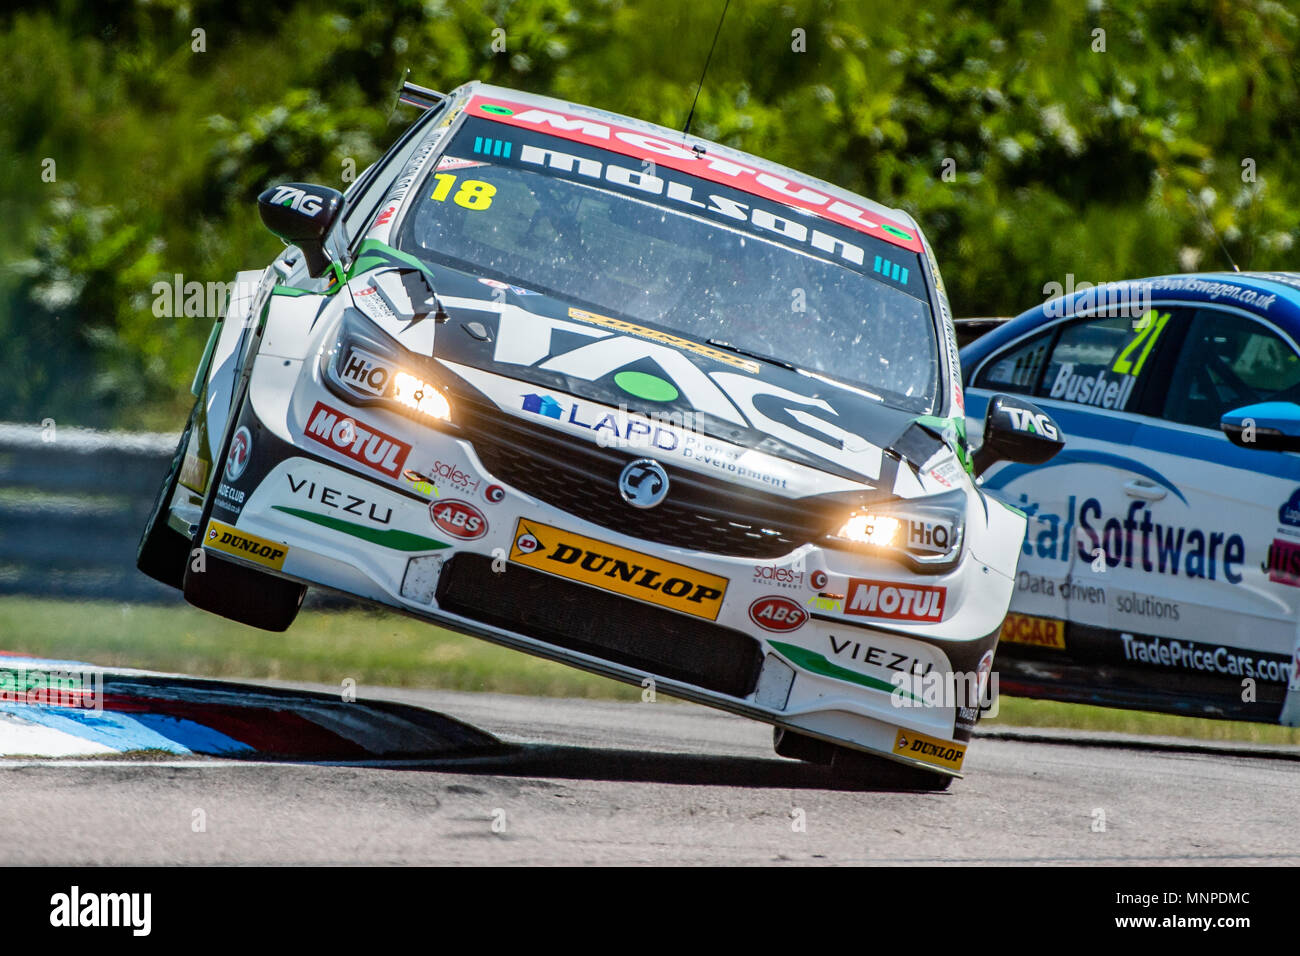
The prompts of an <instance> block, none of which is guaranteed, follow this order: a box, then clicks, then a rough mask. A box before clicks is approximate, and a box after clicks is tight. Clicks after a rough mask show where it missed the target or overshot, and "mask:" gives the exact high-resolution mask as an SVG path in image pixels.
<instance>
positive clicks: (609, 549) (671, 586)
mask: <svg viewBox="0 0 1300 956" xmlns="http://www.w3.org/2000/svg"><path fill="white" fill-rule="evenodd" d="M510 560H511V561H514V562H515V563H517V564H521V565H524V566H525V567H529V568H536V569H537V570H539V571H545V572H546V573H548V574H554V575H556V576H557V577H562V578H567V579H568V580H570V581H577V582H578V583H580V584H587V585H590V586H592V587H596V588H600V589H601V590H602V591H611V592H613V593H615V594H622V595H624V596H625V597H630V598H635V599H636V600H638V601H644V602H646V603H647V604H657V605H659V606H660V607H666V608H671V609H672V610H674V611H682V612H684V613H686V614H692V615H694V616H695V617H702V618H705V619H706V620H710V621H716V620H717V619H718V613H719V612H720V611H721V610H722V600H723V597H724V596H725V595H726V593H727V583H728V582H727V579H726V578H724V577H719V576H718V575H716V574H710V573H708V572H707V571H700V570H698V569H696V568H690V567H687V566H686V565H684V564H677V563H675V562H673V561H665V560H663V559H662V558H656V557H654V556H653V555H649V554H642V553H640V552H639V551H630V550H628V549H627V548H621V547H619V546H618V545H614V544H610V543H608V542H606V541H600V540H598V539H596V538H589V537H587V536H586V535H581V534H575V533H574V532H572V531H565V530H563V529H561V528H556V527H554V526H552V525H548V524H542V523H541V522H540V521H530V520H528V519H526V518H521V519H519V523H518V524H517V525H516V527H515V536H514V541H513V543H512V544H511V546H510Z"/></svg>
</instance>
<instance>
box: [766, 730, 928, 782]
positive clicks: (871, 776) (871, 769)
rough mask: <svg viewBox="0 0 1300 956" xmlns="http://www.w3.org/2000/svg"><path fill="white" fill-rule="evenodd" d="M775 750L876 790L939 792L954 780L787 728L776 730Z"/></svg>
mask: <svg viewBox="0 0 1300 956" xmlns="http://www.w3.org/2000/svg"><path fill="white" fill-rule="evenodd" d="M772 747H773V749H775V750H776V752H777V754H779V755H780V756H782V757H792V758H793V759H795V760H802V761H804V762H806V763H815V764H821V765H822V766H829V767H830V768H831V774H832V775H833V776H834V777H836V778H838V779H839V780H840V781H842V782H844V783H847V784H853V785H855V786H865V787H870V788H872V789H873V790H924V791H929V792H937V791H941V790H947V789H948V788H949V787H950V786H952V780H953V778H952V777H950V776H948V775H947V774H943V773H930V772H929V771H927V770H918V769H917V768H915V767H909V766H907V765H906V764H901V763H898V762H897V761H895V760H887V759H886V758H884V757H877V756H875V755H874V754H869V753H863V752H862V751H861V750H854V749H852V748H851V747H845V746H842V745H841V744H833V743H831V742H830V741H827V740H820V739H818V738H816V737H809V736H808V735H807V734H801V733H798V732H797V731H794V730H789V729H787V728H785V727H776V728H774V732H773V734H772Z"/></svg>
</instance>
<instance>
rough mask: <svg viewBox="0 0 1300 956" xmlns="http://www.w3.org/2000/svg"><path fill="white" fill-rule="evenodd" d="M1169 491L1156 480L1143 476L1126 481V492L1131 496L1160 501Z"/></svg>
mask: <svg viewBox="0 0 1300 956" xmlns="http://www.w3.org/2000/svg"><path fill="white" fill-rule="evenodd" d="M1168 493H1169V492H1167V491H1165V489H1163V488H1161V487H1160V486H1159V485H1157V484H1156V483H1155V482H1153V481H1146V480H1145V479H1142V478H1134V479H1132V480H1130V481H1126V482H1124V494H1126V495H1128V496H1129V497H1130V498H1141V499H1142V500H1143V501H1159V500H1160V499H1161V498H1163V497H1164V496H1165V495H1167V494H1168Z"/></svg>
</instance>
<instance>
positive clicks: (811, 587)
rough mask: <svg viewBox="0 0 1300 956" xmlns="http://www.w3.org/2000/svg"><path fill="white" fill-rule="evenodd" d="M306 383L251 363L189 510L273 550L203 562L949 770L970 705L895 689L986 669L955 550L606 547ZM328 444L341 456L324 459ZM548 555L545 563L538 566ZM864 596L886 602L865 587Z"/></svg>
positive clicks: (393, 421)
mask: <svg viewBox="0 0 1300 956" xmlns="http://www.w3.org/2000/svg"><path fill="white" fill-rule="evenodd" d="M314 367H315V366H314V363H312V362H307V363H306V365H304V362H303V361H302V360H301V359H292V358H290V359H286V358H283V357H280V356H276V355H273V354H266V352H265V350H264V351H263V354H261V355H259V356H258V357H257V359H256V360H255V364H254V367H253V371H252V377H251V381H250V388H249V392H248V396H249V397H248V399H247V400H246V401H245V403H244V405H243V407H242V408H241V409H239V410H237V412H236V417H237V422H236V424H237V427H244V428H247V429H248V430H249V435H250V436H251V439H252V442H251V444H252V451H251V453H250V456H249V460H248V463H247V465H246V467H245V468H244V470H243V471H242V472H241V473H240V474H239V475H238V476H237V477H235V478H231V477H230V474H229V472H225V473H219V474H218V475H217V476H216V477H215V478H214V479H213V481H212V487H211V488H209V490H208V495H209V496H210V497H211V516H212V519H214V520H215V521H218V522H221V523H223V524H225V525H227V526H230V527H233V528H236V529H237V530H238V532H239V533H240V534H242V535H245V536H247V537H248V538H250V539H251V540H253V541H256V540H257V539H261V540H263V541H265V542H270V543H273V544H278V545H283V546H284V554H283V555H280V556H278V557H277V558H276V561H277V564H276V565H268V564H267V563H266V559H265V558H264V557H262V556H259V554H258V553H257V551H256V549H255V548H254V549H252V550H249V549H247V548H246V549H244V550H242V551H240V550H238V549H234V550H232V549H229V548H227V549H225V550H223V551H222V557H225V558H227V559H229V560H234V561H238V562H240V563H245V564H248V565H250V566H252V567H258V568H260V569H261V570H267V571H273V572H275V573H279V574H283V575H285V576H287V577H291V578H294V579H296V580H299V581H302V582H303V583H306V584H310V585H313V586H316V587H323V588H327V589H331V590H335V591H339V592H342V593H344V594H347V595H351V596H354V597H359V598H363V599H366V600H370V601H373V602H376V603H378V604H381V605H384V606H387V607H390V608H394V609H397V610H401V611H403V612H406V613H409V614H412V615H415V616H418V617H420V618H422V619H424V620H427V621H430V622H433V623H437V624H440V625H442V626H446V627H448V628H451V629H453V630H457V631H461V632H465V633H469V634H472V635H474V636H477V637H481V638H484V639H486V640H490V641H493V642H495V643H498V644H502V645H505V646H508V647H512V648H516V649H518V650H522V651H525V652H528V653H531V654H534V655H537V656H540V657H544V658H548V659H551V660H555V661H559V662H562V663H565V664H569V665H571V666H575V667H579V668H582V669H584V670H588V671H591V672H594V673H598V674H602V675H605V676H608V677H612V678H615V679H618V680H622V681H626V682H629V683H633V684H637V685H641V686H645V687H650V686H653V688H654V690H655V691H662V692H664V693H666V694H669V695H672V696H676V697H680V698H684V699H687V700H692V701H696V702H699V703H703V704H707V705H709V706H712V707H717V708H720V709H723V710H727V711H730V712H732V713H736V714H740V715H742V716H746V717H750V718H753V719H755V720H760V721H765V722H767V723H771V724H774V725H776V726H780V727H786V728H789V729H792V730H795V731H798V732H800V733H804V734H807V735H810V736H814V737H818V738H821V739H825V740H828V741H831V742H834V743H839V744H843V745H847V746H851V747H854V748H858V749H862V750H867V751H871V752H873V753H876V754H880V755H882V756H886V757H890V758H892V759H895V760H898V761H900V762H903V763H906V764H910V765H913V766H917V767H920V768H923V769H926V770H930V771H935V772H940V773H950V774H956V773H958V771H959V770H960V766H961V758H962V756H964V749H965V743H966V741H968V740H969V738H970V731H971V729H972V728H973V726H974V723H975V721H976V720H977V718H978V711H977V709H976V708H972V707H962V706H958V704H959V703H960V701H953V700H952V699H951V698H950V697H949V698H943V699H940V700H939V702H938V703H937V704H933V705H928V704H923V703H922V702H919V701H918V700H916V699H915V698H916V697H917V696H918V694H915V693H913V691H919V690H920V689H921V688H922V687H923V686H924V682H925V680H926V679H927V678H930V679H932V680H933V679H935V678H942V677H943V675H947V674H959V675H968V674H974V673H976V672H982V673H984V674H986V673H987V669H988V666H989V663H990V662H991V651H992V649H993V646H994V644H995V643H996V634H997V631H998V627H999V625H1000V623H1001V620H1002V617H1003V615H1004V613H1005V608H1006V605H1007V602H1008V600H1009V598H1010V595H1011V589H1012V586H1013V582H1012V580H1011V578H1010V577H1008V576H1007V575H1005V574H1002V573H1000V572H999V571H997V570H996V569H994V568H992V567H990V566H989V565H988V564H985V563H983V562H981V561H979V560H978V559H977V558H976V557H975V556H974V553H973V551H972V550H971V549H969V548H968V550H967V552H966V554H965V555H964V557H963V560H962V562H961V563H960V564H959V565H958V566H957V567H956V568H955V569H953V570H952V571H951V572H949V573H946V574H942V575H920V574H916V573H914V572H912V571H910V570H908V569H907V568H905V567H903V566H902V565H900V564H896V563H893V562H888V561H884V560H880V559H873V558H871V557H869V556H867V555H863V554H858V553H849V552H844V551H839V550H834V549H825V548H821V547H819V546H817V545H814V544H803V545H801V546H798V547H796V548H795V549H793V550H792V551H791V552H790V553H789V554H787V555H785V556H784V557H782V558H779V559H768V560H759V559H754V558H741V557H729V556H723V555H717V554H712V553H708V552H706V551H701V550H687V549H682V548H673V547H667V546H664V545H661V544H655V543H653V542H648V541H645V540H641V539H638V538H635V537H630V536H627V535H622V534H619V533H617V532H615V531H612V530H611V529H609V528H607V527H603V526H601V525H598V524H594V523H592V522H589V521H585V520H582V519H580V518H578V517H576V516H574V515H572V514H568V513H566V512H564V511H561V510H559V509H556V508H554V507H552V506H550V505H548V504H546V503H545V502H543V501H540V500H538V499H536V498H532V497H529V496H528V495H526V494H523V493H521V492H519V491H518V490H516V489H515V488H513V487H512V486H510V485H509V484H507V483H506V482H504V481H502V480H500V479H499V478H498V477H497V476H496V475H494V474H493V473H492V472H491V471H489V470H488V469H487V468H486V467H485V466H484V464H483V462H482V461H481V460H480V458H479V456H478V455H477V454H476V451H475V447H474V445H473V444H472V441H470V440H466V439H464V438H461V437H457V436H453V435H450V434H447V433H445V432H441V431H438V430H435V429H432V428H428V427H425V426H423V425H421V424H420V423H418V422H416V421H413V420H412V419H410V418H408V417H405V416H402V415H399V414H396V413H393V412H388V411H386V410H384V409H381V408H377V407H374V406H370V407H366V408H354V407H350V406H348V405H347V404H346V403H345V402H343V401H342V400H340V399H339V398H338V397H337V396H336V395H334V394H333V393H331V392H330V391H328V390H327V389H326V388H324V386H323V385H321V383H320V382H319V381H318V380H317V377H316V375H315V374H314ZM321 406H324V407H325V408H327V409H331V410H333V411H335V412H337V413H338V415H337V416H335V421H334V422H333V425H332V427H333V428H335V429H337V428H339V427H340V424H339V423H340V422H341V421H342V420H343V419H344V418H348V419H350V421H351V422H352V425H351V427H352V428H353V429H354V431H352V432H348V431H347V430H346V428H345V429H344V431H343V432H342V433H335V432H331V431H329V429H328V428H326V427H325V424H321V422H320V419H319V416H320V415H321V411H320V409H321ZM314 423H316V424H318V425H320V427H317V428H316V430H315V432H313V424H314ZM322 428H324V429H325V430H324V432H323V438H324V440H322ZM357 429H359V431H358V430H357ZM331 434H336V437H337V435H338V434H341V437H342V438H343V439H347V440H348V442H351V443H350V444H349V443H348V442H343V441H336V442H334V443H333V445H331V442H330V435H331ZM353 437H356V438H358V439H360V441H359V442H353V441H352V438H353ZM386 443H387V444H386ZM413 476H418V477H419V478H420V480H416V479H415V477H413ZM205 530H206V529H205ZM527 539H532V540H533V541H535V542H538V544H539V545H540V547H533V548H530V547H528V540H527ZM208 542H209V539H208V536H207V535H206V534H205V535H204V543H205V546H206V545H208ZM521 542H523V544H522V545H521ZM562 549H567V550H562ZM575 551H580V552H581V554H576V555H575ZM268 553H269V552H268ZM556 553H558V554H559V555H560V556H561V557H562V558H564V559H565V560H563V561H559V560H557V561H555V562H553V563H552V565H551V566H548V565H547V564H546V558H547V556H549V555H553V554H556ZM859 581H865V582H869V583H870V582H874V583H875V584H876V585H877V586H878V587H890V586H897V588H898V589H899V593H903V592H905V591H907V589H909V588H911V589H915V590H916V593H917V594H920V593H921V591H922V590H923V589H929V590H927V591H926V592H925V593H928V594H935V593H937V591H941V592H942V595H943V598H942V601H943V606H942V611H941V613H940V614H939V615H938V619H937V620H936V621H935V622H933V623H929V622H917V621H908V620H903V619H899V618H897V617H895V618H894V619H888V617H887V615H883V612H880V611H879V610H878V611H877V612H876V615H875V616H869V615H867V614H864V613H858V612H855V610H854V609H853V608H852V607H851V606H850V605H851V604H852V600H851V596H850V594H849V589H850V582H859ZM638 588H640V590H639V591H638ZM936 589H937V591H936ZM715 592H716V593H715ZM873 600H879V604H878V605H877V607H880V606H885V605H888V604H889V601H890V600H891V599H890V598H889V597H888V596H887V595H885V594H884V592H883V591H879V590H877V592H876V593H875V594H873ZM893 600H894V601H895V606H897V603H898V602H897V596H896V595H895V598H894V599H893ZM918 600H919V599H918ZM792 608H793V609H798V610H797V611H796V610H792ZM760 621H761V622H762V623H760Z"/></svg>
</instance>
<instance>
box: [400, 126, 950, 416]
mask: <svg viewBox="0 0 1300 956" xmlns="http://www.w3.org/2000/svg"><path fill="white" fill-rule="evenodd" d="M397 243H398V246H399V247H400V248H401V249H403V250H404V251H406V252H408V253H411V254H413V255H416V256H418V257H420V258H423V259H426V260H430V261H434V262H441V263H443V264H445V265H451V266H453V267H455V268H459V269H464V270H467V271H470V272H473V273H475V274H479V275H484V276H488V277H492V278H495V279H498V280H500V281H503V282H506V283H509V284H511V285H515V286H518V287H522V288H525V289H529V290H534V291H538V292H542V293H544V294H547V295H554V296H556V297H559V298H562V299H565V300H568V301H571V302H578V303H581V304H583V305H584V306H586V307H588V308H590V309H592V310H594V311H597V312H602V313H605V314H609V315H615V316H619V317H622V318H627V319H630V320H634V321H636V322H639V323H642V324H645V325H650V326H653V327H656V328H660V329H664V330H667V331H670V332H673V333H676V334H678V335H682V336H685V337H689V338H693V339H695V340H697V341H699V342H703V343H709V342H712V343H714V344H717V343H726V344H727V345H729V346H731V347H733V348H736V349H740V350H743V351H745V352H748V353H753V354H755V355H757V356H759V357H766V358H770V359H775V360H777V361H778V362H781V363H788V364H789V365H793V366H795V367H797V368H799V369H801V370H805V371H809V372H814V373H817V374H821V375H824V376H827V377H829V378H832V379H835V380H838V381H842V382H844V383H846V384H851V385H855V386H858V387H860V388H861V389H862V390H865V391H866V392H868V393H869V394H870V395H872V396H875V397H878V398H879V399H880V400H881V401H883V402H886V403H888V404H891V405H895V406H898V407H901V408H906V409H908V410H909V411H917V412H923V413H924V412H929V411H931V410H932V409H933V407H934V404H935V394H936V391H937V387H938V383H937V375H938V360H937V345H936V341H935V332H934V323H933V320H932V318H931V314H930V309H929V305H928V299H927V296H928V293H927V289H926V284H925V279H924V276H923V274H922V271H921V265H920V262H919V257H918V256H917V255H916V254H915V253H912V252H909V251H908V250H906V249H902V248H900V247H898V246H895V245H892V244H890V243H887V242H884V241H882V240H879V239H876V238H874V237H872V236H868V235H865V234H863V233H860V232H857V231H855V230H852V229H848V228H846V227H843V226H840V225H839V224H837V223H832V222H829V221H827V220H824V219H822V218H820V217H817V216H814V215H811V214H808V213H804V212H802V211H801V210H797V209H795V208H793V207H790V206H786V205H783V204H780V203H776V202H772V201H769V200H766V199H763V198H761V197H757V196H754V195H752V194H750V193H747V192H743V191H741V190H738V189H734V188H731V187H729V186H726V185H721V184H719V183H717V182H713V181H710V180H707V179H703V178H700V177H695V176H691V175H688V174H685V173H681V172H678V171H676V170H672V169H668V168H666V167H658V168H656V167H655V166H654V165H653V164H652V163H650V162H649V161H641V160H637V159H633V158H630V157H627V156H624V155H621V154H619V153H615V152H612V151H607V150H603V149H600V148H597V147H592V146H588V145H586V144H582V143H576V142H572V141H570V140H567V139H563V138H560V137H555V136H550V135H548V134H545V133H540V132H537V131H533V130H522V129H517V128H512V127H507V126H503V125H500V124H497V123H493V122H491V121H488V120H483V119H477V118H474V119H470V120H468V121H466V123H465V124H464V126H463V127H462V128H461V130H460V131H459V132H458V133H457V134H456V136H455V137H454V139H453V140H452V142H451V143H450V144H449V146H448V148H447V149H446V151H445V152H444V154H443V156H442V157H441V159H440V160H439V162H438V164H437V166H436V167H435V168H434V169H433V170H432V172H431V174H430V175H429V176H428V177H426V179H425V180H424V182H423V183H422V184H421V186H420V193H419V198H418V199H417V200H416V204H415V206H414V208H413V210H412V212H411V214H409V215H407V217H406V219H405V222H404V224H403V226H402V229H401V231H400V234H399V236H398V239H397Z"/></svg>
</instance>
